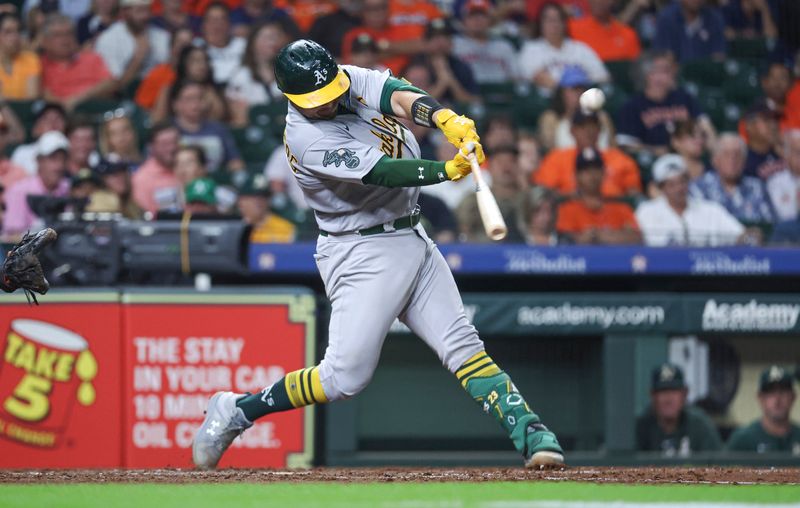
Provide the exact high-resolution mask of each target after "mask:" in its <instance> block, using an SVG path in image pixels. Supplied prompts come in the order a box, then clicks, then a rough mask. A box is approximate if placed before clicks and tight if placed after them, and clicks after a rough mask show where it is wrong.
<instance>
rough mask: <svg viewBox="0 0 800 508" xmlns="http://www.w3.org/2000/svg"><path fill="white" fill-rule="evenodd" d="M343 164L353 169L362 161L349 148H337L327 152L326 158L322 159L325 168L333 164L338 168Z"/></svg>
mask: <svg viewBox="0 0 800 508" xmlns="http://www.w3.org/2000/svg"><path fill="white" fill-rule="evenodd" d="M342 162H344V165H345V166H347V167H348V168H350V169H353V168H355V167H357V166H358V163H359V162H361V161H360V160H359V158H358V157H357V156H356V153H355V152H354V151H352V150H350V149H349V148H337V149H336V150H333V151H330V150H325V157H324V158H323V159H322V165H323V166H325V167H328V166H329V165H331V164H333V165H335V166H336V167H337V168H338V167H339V165H340V164H341V163H342Z"/></svg>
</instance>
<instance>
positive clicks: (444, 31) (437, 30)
mask: <svg viewBox="0 0 800 508" xmlns="http://www.w3.org/2000/svg"><path fill="white" fill-rule="evenodd" d="M455 33H456V31H455V29H454V28H453V24H452V23H450V20H449V19H447V18H434V19H432V20H431V21H430V23H428V26H427V27H426V29H425V37H427V38H431V37H435V36H437V35H447V36H450V35H453V34H455Z"/></svg>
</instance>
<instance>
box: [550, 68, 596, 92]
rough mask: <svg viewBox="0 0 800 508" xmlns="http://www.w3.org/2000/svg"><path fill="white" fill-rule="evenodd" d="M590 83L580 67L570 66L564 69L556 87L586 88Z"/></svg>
mask: <svg viewBox="0 0 800 508" xmlns="http://www.w3.org/2000/svg"><path fill="white" fill-rule="evenodd" d="M591 84H592V82H591V81H589V76H588V75H587V74H586V71H584V70H583V69H581V68H580V67H577V66H574V65H570V66H569V67H566V68H565V69H564V72H563V73H562V74H561V79H560V80H559V81H558V86H560V87H561V88H572V87H576V86H583V87H588V86H589V85H591Z"/></svg>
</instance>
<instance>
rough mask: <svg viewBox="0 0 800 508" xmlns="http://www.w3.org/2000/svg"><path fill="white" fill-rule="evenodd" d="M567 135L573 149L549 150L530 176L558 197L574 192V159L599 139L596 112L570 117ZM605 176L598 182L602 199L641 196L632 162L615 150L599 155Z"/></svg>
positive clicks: (640, 181)
mask: <svg viewBox="0 0 800 508" xmlns="http://www.w3.org/2000/svg"><path fill="white" fill-rule="evenodd" d="M570 132H571V133H572V136H573V137H574V138H575V146H574V147H572V148H562V149H557V150H551V151H550V153H549V154H547V157H545V159H544V160H543V161H542V165H541V166H540V167H539V170H538V171H536V172H535V173H533V183H535V184H538V185H544V186H545V187H549V188H551V189H553V190H555V191H557V192H558V193H559V194H562V195H566V196H568V195H571V194H573V193H574V192H575V188H576V177H575V157H576V155H577V154H578V153H580V152H582V151H583V150H585V149H586V148H592V149H595V148H596V147H597V142H598V139H599V137H600V120H599V119H598V116H597V114H596V113H584V112H583V111H581V110H580V109H578V111H576V112H575V115H574V116H573V117H572V126H571V127H570ZM601 157H602V158H603V162H604V167H605V174H604V177H603V183H602V187H601V189H602V193H603V196H605V197H608V198H615V197H621V196H635V195H638V194H641V193H642V179H641V175H640V174H639V167H638V166H637V165H636V162H635V161H634V160H633V159H631V158H630V157H628V156H627V155H626V154H625V152H623V151H622V150H620V149H618V148H614V147H611V148H608V149H606V150H603V151H602V152H601Z"/></svg>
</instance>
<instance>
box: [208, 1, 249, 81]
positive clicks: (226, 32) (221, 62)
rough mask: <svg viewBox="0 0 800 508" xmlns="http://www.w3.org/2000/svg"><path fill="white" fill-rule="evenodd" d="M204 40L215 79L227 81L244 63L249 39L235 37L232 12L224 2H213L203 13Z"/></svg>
mask: <svg viewBox="0 0 800 508" xmlns="http://www.w3.org/2000/svg"><path fill="white" fill-rule="evenodd" d="M201 31H202V35H203V40H204V41H205V42H206V44H207V45H208V46H207V51H208V58H209V59H210V60H211V68H212V70H213V72H214V81H216V82H217V83H220V84H225V83H227V82H228V81H229V80H230V79H231V77H232V76H233V73H234V72H236V69H238V68H239V66H240V65H241V63H242V56H243V55H244V50H245V48H246V46H247V41H245V40H244V39H242V38H241V37H234V36H233V32H232V30H231V13H230V10H228V7H227V6H226V5H225V4H224V3H221V2H220V3H213V4H211V5H210V6H209V7H208V9H207V10H206V12H205V14H203V24H202V28H201Z"/></svg>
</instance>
